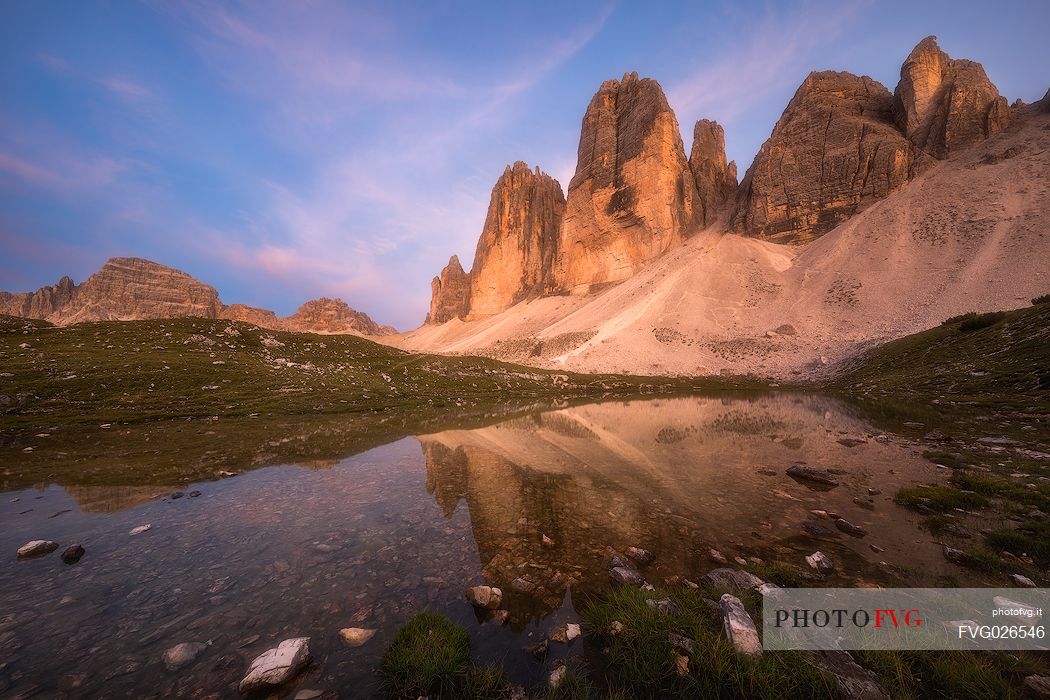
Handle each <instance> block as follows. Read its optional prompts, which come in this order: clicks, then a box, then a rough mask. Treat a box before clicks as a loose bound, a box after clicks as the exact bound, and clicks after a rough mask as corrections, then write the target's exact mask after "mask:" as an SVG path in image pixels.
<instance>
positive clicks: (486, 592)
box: [466, 586, 503, 610]
mask: <svg viewBox="0 0 1050 700" xmlns="http://www.w3.org/2000/svg"><path fill="white" fill-rule="evenodd" d="M466 595H467V600H469V601H470V604H471V605H473V606H474V607H476V608H482V609H484V610H496V609H498V608H499V606H500V604H501V603H503V591H502V590H500V589H499V588H494V587H492V586H474V587H472V588H468V589H467V593H466Z"/></svg>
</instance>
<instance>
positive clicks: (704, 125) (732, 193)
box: [689, 119, 737, 226]
mask: <svg viewBox="0 0 1050 700" xmlns="http://www.w3.org/2000/svg"><path fill="white" fill-rule="evenodd" d="M689 170H691V171H692V173H693V181H694V182H695V183H696V192H697V194H698V195H699V197H700V199H699V202H700V208H699V214H698V217H697V218H698V219H699V220H700V221H701V222H702V223H703V225H704V226H708V225H710V224H712V223H714V221H715V219H717V218H718V214H719V213H720V212H722V211H725V209H726V207H727V206H732V205H733V200H734V199H735V198H736V188H737V182H736V163H735V162H730V163H728V164H727V163H726V138H725V132H724V131H722V127H721V126H720V125H719V124H718V122H713V121H710V120H708V119H701V120H700V121H698V122H697V123H696V126H695V127H694V128H693V148H692V150H691V151H690V153H689Z"/></svg>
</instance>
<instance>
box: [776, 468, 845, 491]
mask: <svg viewBox="0 0 1050 700" xmlns="http://www.w3.org/2000/svg"><path fill="white" fill-rule="evenodd" d="M786 473H787V475H788V476H790V477H794V478H795V479H801V480H802V481H812V482H814V483H817V484H823V485H825V486H838V485H839V480H838V479H836V478H835V476H834V475H833V474H831V473H829V472H827V471H825V470H823V469H814V468H813V467H807V466H805V465H802V464H796V465H795V466H793V467H788V470H787V472H786Z"/></svg>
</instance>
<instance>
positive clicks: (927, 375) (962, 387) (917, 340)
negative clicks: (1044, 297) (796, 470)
mask: <svg viewBox="0 0 1050 700" xmlns="http://www.w3.org/2000/svg"><path fill="white" fill-rule="evenodd" d="M962 325H963V322H962V321H955V322H953V323H949V324H946V325H941V326H938V327H937V328H932V329H930V330H928V331H924V332H922V333H916V334H914V335H909V336H907V337H904V338H900V339H899V340H895V341H892V342H890V343H886V344H885V345H882V346H879V347H877V348H875V349H873V350H870V351H868V352H867V353H865V354H863V355H861V356H860V357H859V358H857V359H856V360H854V361H853V363H852V364H851V365H850V366H848V367H847V368H846V370H845V372H843V373H842V374H841V375H840V376H839V377H838V378H837V379H835V380H834V381H833V382H832V383H831V385H830V388H832V389H836V390H840V391H846V392H849V393H851V394H854V395H857V396H862V397H869V398H875V399H885V398H889V399H892V400H895V401H900V402H912V401H922V402H929V401H931V400H936V401H938V402H940V403H952V404H955V405H959V406H963V407H965V406H972V407H975V408H978V409H980V410H982V411H989V410H990V411H1006V412H1016V413H1029V414H1030V413H1035V414H1043V413H1046V412H1047V411H1048V410H1050V304H1040V305H1038V306H1031V307H1028V308H1024V309H1018V310H1016V311H1009V312H1006V313H1005V314H1004V316H1003V318H1002V319H1001V320H999V321H998V322H996V323H994V324H992V325H991V326H989V327H986V328H980V329H978V330H973V331H969V332H966V331H964V330H962V329H961V328H960V327H961V326H962Z"/></svg>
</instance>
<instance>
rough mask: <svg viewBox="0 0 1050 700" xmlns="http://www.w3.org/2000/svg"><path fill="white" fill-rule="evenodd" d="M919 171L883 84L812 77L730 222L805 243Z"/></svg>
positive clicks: (743, 187)
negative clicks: (895, 121)
mask: <svg viewBox="0 0 1050 700" xmlns="http://www.w3.org/2000/svg"><path fill="white" fill-rule="evenodd" d="M916 166H917V156H916V152H915V148H914V146H913V145H912V144H911V143H910V142H909V141H908V140H907V139H906V138H904V136H903V134H901V133H900V131H899V130H898V129H897V128H896V125H895V124H894V121H893V96H892V95H890V93H889V91H888V90H887V89H886V88H885V87H883V86H882V85H881V84H880V83H878V82H876V81H874V80H872V79H871V78H868V77H866V76H865V77H861V76H856V75H853V74H852V73H840V72H835V71H824V72H819V73H810V75H809V77H807V78H806V80H805V81H804V82H803V83H802V85H801V86H800V87H799V89H798V90H797V91H796V92H795V96H794V97H793V98H792V99H791V102H790V103H788V106H787V109H785V110H784V114H783V115H781V117H780V119H779V121H777V124H776V126H775V127H774V128H773V133H772V135H771V136H770V137H769V139H768V140H767V141H766V142H765V143H764V144H762V147H761V149H760V150H759V152H758V155H757V156H755V160H754V162H753V163H752V164H751V167H750V168H748V170H747V173H746V174H745V175H744V179H743V181H742V182H741V183H740V194H739V199H738V202H737V207H736V210H735V212H734V215H733V224H734V227H735V228H736V229H737V230H739V231H741V232H743V233H747V234H749V235H752V236H756V237H759V238H764V239H767V240H772V241H776V242H778V243H805V242H808V241H811V240H813V239H814V238H817V237H818V236H821V235H823V234H824V233H827V232H828V231H830V230H831V229H833V228H835V226H837V225H838V224H840V223H841V222H843V221H845V220H846V219H848V218H849V217H851V216H853V214H855V213H856V212H857V211H858V210H859V209H861V208H862V207H864V206H866V205H868V204H870V203H872V202H874V201H876V200H878V199H882V198H883V197H886V196H887V195H889V194H890V193H891V192H893V191H894V190H896V189H897V188H899V187H901V186H902V185H903V184H905V183H906V182H907V181H908V180H909V179H910V178H911V177H913V175H914V173H915V172H916Z"/></svg>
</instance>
